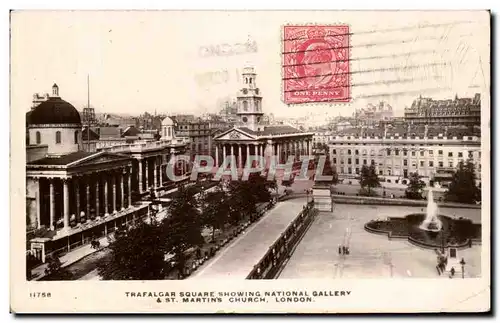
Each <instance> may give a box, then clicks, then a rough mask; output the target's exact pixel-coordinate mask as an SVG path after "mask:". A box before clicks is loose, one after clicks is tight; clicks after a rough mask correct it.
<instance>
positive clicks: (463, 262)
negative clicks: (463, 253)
mask: <svg viewBox="0 0 500 323" xmlns="http://www.w3.org/2000/svg"><path fill="white" fill-rule="evenodd" d="M460 265H462V279H464V278H465V272H464V267H465V260H464V258H462V260H460Z"/></svg>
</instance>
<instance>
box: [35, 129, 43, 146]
mask: <svg viewBox="0 0 500 323" xmlns="http://www.w3.org/2000/svg"><path fill="white" fill-rule="evenodd" d="M36 143H37V145H39V144H40V143H42V138H41V136H40V131H37V132H36Z"/></svg>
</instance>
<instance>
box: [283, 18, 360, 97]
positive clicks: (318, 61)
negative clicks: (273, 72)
mask: <svg viewBox="0 0 500 323" xmlns="http://www.w3.org/2000/svg"><path fill="white" fill-rule="evenodd" d="M349 53H350V51H349V26H348V25H300V26H299V25H293V26H292V25H288V26H284V27H283V52H282V77H283V86H282V89H283V101H284V102H285V103H286V104H300V103H311V102H339V103H345V102H349V101H350V97H351V95H350V94H351V84H350V70H349V66H350V64H349Z"/></svg>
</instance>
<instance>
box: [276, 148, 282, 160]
mask: <svg viewBox="0 0 500 323" xmlns="http://www.w3.org/2000/svg"><path fill="white" fill-rule="evenodd" d="M276 150H277V152H276V154H277V155H278V163H281V145H280V144H276Z"/></svg>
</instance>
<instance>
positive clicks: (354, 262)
mask: <svg viewBox="0 0 500 323" xmlns="http://www.w3.org/2000/svg"><path fill="white" fill-rule="evenodd" d="M420 210H421V208H420V207H407V206H379V205H349V204H336V205H335V207H334V211H333V212H320V214H319V215H318V216H317V217H316V219H315V221H314V223H313V224H312V225H311V227H310V228H309V230H308V231H307V233H306V234H305V236H304V238H303V239H302V241H301V242H300V243H299V245H298V246H297V248H296V249H295V252H294V253H293V255H292V257H291V258H290V260H289V261H288V263H287V264H286V266H285V268H284V269H283V271H282V272H281V274H280V276H279V278H280V279H294V278H311V279H314V278H320V279H321V278H330V279H332V278H335V279H340V278H391V277H394V278H397V277H400V278H402V277H415V278H436V277H445V276H439V275H438V274H437V271H436V264H437V260H436V254H435V252H434V251H433V250H429V249H421V248H418V247H416V246H414V245H412V244H410V243H409V242H408V241H407V240H392V241H390V240H389V239H388V238H387V236H385V235H376V234H372V233H369V232H366V231H365V230H364V224H365V223H366V222H368V221H369V220H371V219H374V218H384V217H388V216H404V215H406V214H409V213H413V212H420ZM439 213H440V214H443V215H455V216H463V217H465V218H470V219H471V220H472V221H473V222H476V223H480V220H481V210H479V209H455V208H440V210H439ZM342 244H345V245H347V246H349V249H350V254H349V255H339V253H338V247H339V245H342ZM458 256H459V257H464V259H465V261H466V263H467V266H466V268H465V274H466V277H479V276H480V274H481V246H473V247H472V248H469V249H464V250H459V251H458Z"/></svg>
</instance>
